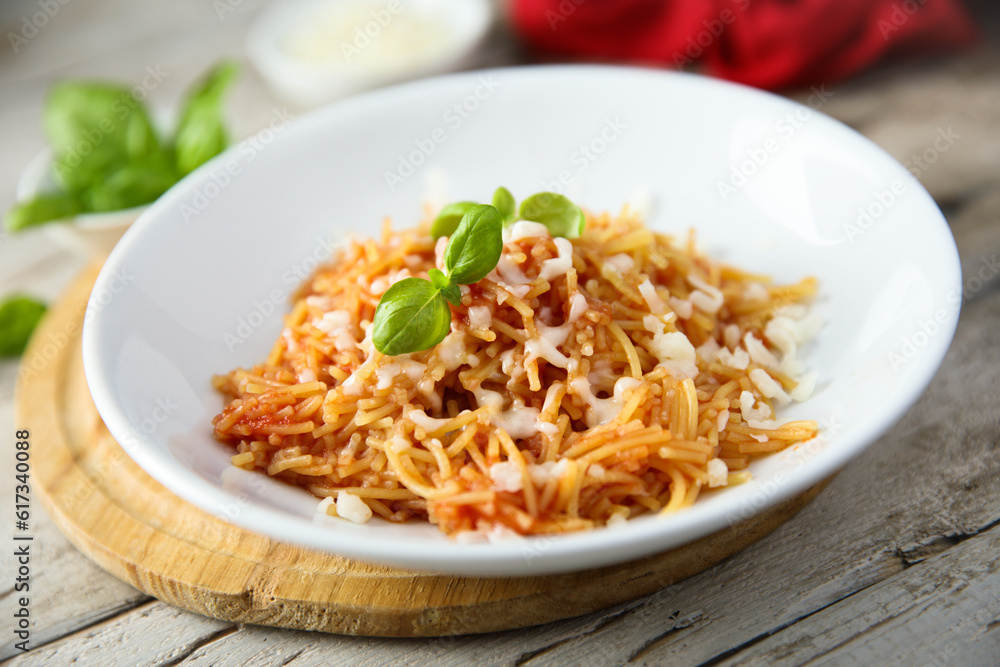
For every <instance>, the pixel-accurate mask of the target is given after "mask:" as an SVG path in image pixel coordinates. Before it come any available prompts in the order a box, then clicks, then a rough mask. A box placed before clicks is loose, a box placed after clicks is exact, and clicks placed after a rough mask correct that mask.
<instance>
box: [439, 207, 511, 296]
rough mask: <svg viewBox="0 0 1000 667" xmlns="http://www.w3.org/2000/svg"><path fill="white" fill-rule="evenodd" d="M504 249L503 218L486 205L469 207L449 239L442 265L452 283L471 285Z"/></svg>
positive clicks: (479, 278)
mask: <svg viewBox="0 0 1000 667" xmlns="http://www.w3.org/2000/svg"><path fill="white" fill-rule="evenodd" d="M502 252H503V219H502V218H501V216H500V211H498V210H496V209H495V208H494V207H492V206H489V205H486V204H484V205H480V206H475V207H473V208H471V209H469V210H468V211H467V212H466V213H465V215H464V216H462V221H461V222H460V223H459V225H458V229H456V230H455V233H454V234H452V235H451V238H450V239H448V247H447V248H445V251H444V268H445V271H446V272H447V273H448V278H449V279H450V280H451V282H453V283H459V284H462V285H471V284H472V283H475V282H478V281H479V280H482V279H483V278H485V277H486V275H487V274H488V273H489V272H490V271H492V270H493V269H494V267H496V265H497V262H499V261H500V253H502Z"/></svg>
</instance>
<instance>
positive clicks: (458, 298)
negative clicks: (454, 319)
mask: <svg viewBox="0 0 1000 667" xmlns="http://www.w3.org/2000/svg"><path fill="white" fill-rule="evenodd" d="M427 275H428V277H430V279H431V285H434V287H436V288H437V289H438V290H440V292H441V294H443V295H444V298H446V299H448V301H449V303H451V304H452V305H453V306H457V305H459V304H461V303H462V290H461V289H460V288H459V286H458V285H456V284H455V283H453V282H451V281H450V280H448V276H446V275H444V273H442V272H441V271H440V270H439V269H431V270H430V271H428V272H427Z"/></svg>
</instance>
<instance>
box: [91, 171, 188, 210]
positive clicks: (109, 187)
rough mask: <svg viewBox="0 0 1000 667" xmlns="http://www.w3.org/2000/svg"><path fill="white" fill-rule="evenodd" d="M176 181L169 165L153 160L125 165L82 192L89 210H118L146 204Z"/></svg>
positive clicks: (174, 173) (175, 176) (175, 175)
mask: <svg viewBox="0 0 1000 667" xmlns="http://www.w3.org/2000/svg"><path fill="white" fill-rule="evenodd" d="M176 182H177V173H176V172H175V171H174V170H173V169H171V168H170V167H168V166H166V165H164V164H159V163H156V162H152V163H140V164H126V165H124V166H123V167H121V168H120V169H117V170H116V171H114V172H113V173H111V174H110V175H109V176H108V177H107V178H106V179H105V180H103V181H102V182H100V183H97V184H95V185H93V186H92V187H91V188H90V189H89V190H87V191H86V192H85V193H84V195H83V201H84V203H85V205H86V207H87V210H88V211H120V210H123V209H126V208H132V207H133V206H141V205H143V204H148V203H149V202H151V201H153V200H155V199H156V198H157V197H159V196H160V195H162V194H163V193H164V192H166V191H167V190H168V189H170V186H172V185H173V184H174V183H176Z"/></svg>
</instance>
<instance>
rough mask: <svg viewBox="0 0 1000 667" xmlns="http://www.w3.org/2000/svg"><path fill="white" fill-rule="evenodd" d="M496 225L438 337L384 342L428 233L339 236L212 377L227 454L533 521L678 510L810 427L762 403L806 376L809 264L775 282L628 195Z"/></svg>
mask: <svg viewBox="0 0 1000 667" xmlns="http://www.w3.org/2000/svg"><path fill="white" fill-rule="evenodd" d="M504 234H505V245H504V251H503V254H502V256H501V259H500V263H499V264H498V265H497V267H496V269H494V270H493V272H492V273H490V274H489V275H488V276H487V277H486V278H485V279H483V280H481V281H479V282H477V283H475V284H473V285H468V286H462V289H461V293H462V296H461V305H460V306H453V307H452V311H453V314H454V319H453V322H452V325H451V332H450V333H449V334H448V336H447V337H446V338H445V339H444V341H443V342H441V343H440V344H439V345H437V346H435V347H433V348H431V349H429V350H426V351H423V352H417V353H412V354H405V355H399V356H385V355H382V354H381V353H379V352H378V351H377V350H375V348H374V346H373V344H372V326H371V322H372V320H373V317H374V311H375V307H376V305H377V304H378V302H379V297H380V296H381V294H382V293H384V292H385V290H386V289H387V288H388V287H389V286H390V285H392V284H393V283H395V282H396V281H398V280H400V279H402V278H405V277H409V276H421V277H426V276H427V272H428V270H429V269H431V268H434V267H435V266H438V267H440V266H441V255H442V253H443V248H444V245H443V242H444V241H445V239H443V238H442V239H439V240H438V241H437V242H435V241H434V239H432V238H431V236H430V235H429V233H428V231H427V226H426V225H424V226H423V227H420V228H417V229H410V230H404V231H393V230H392V229H391V227H390V225H389V223H388V221H386V224H385V225H384V228H383V232H382V234H381V238H380V239H378V240H376V239H366V240H353V241H351V242H349V243H348V244H347V246H346V247H345V248H343V249H342V250H341V251H340V252H339V254H338V256H336V257H335V258H334V259H333V260H332V261H331V262H330V263H329V264H327V265H325V266H323V267H321V268H320V269H318V270H317V271H316V273H315V274H314V275H313V276H312V277H311V278H310V279H309V280H308V281H307V282H306V283H305V284H304V285H303V286H302V288H301V290H300V292H299V293H298V294H297V296H296V298H295V302H294V307H293V308H292V310H291V312H290V313H289V314H288V315H287V316H286V318H285V328H284V330H283V332H282V334H281V336H280V338H279V339H278V340H277V342H276V343H275V345H274V347H273V348H272V350H271V352H270V354H269V355H268V357H267V359H266V360H265V361H263V363H261V364H259V365H257V366H254V367H252V368H250V369H236V370H234V371H232V372H230V373H228V374H226V375H221V376H216V378H215V379H214V382H215V386H216V387H217V389H218V390H219V391H221V392H222V393H223V394H224V395H226V396H227V398H228V401H229V402H228V404H227V405H226V407H225V408H224V409H223V410H222V412H221V413H220V414H219V415H218V416H216V417H215V419H214V421H213V423H214V427H215V436H216V438H218V439H219V440H221V441H223V442H226V443H230V444H231V445H232V446H234V447H235V450H236V453H235V455H234V456H233V459H232V462H233V465H235V466H238V467H241V468H245V469H248V470H259V471H263V472H266V474H268V475H271V476H273V477H277V478H280V479H282V480H285V481H287V482H289V483H291V484H295V485H298V486H300V487H302V488H304V489H306V490H307V491H309V492H310V493H312V494H313V495H315V496H316V497H317V498H321V499H327V498H329V499H332V500H325V501H324V503H323V504H322V510H321V511H324V512H329V513H333V514H336V515H339V516H342V517H344V518H347V519H351V520H355V521H365V520H367V518H368V516H379V517H382V518H383V519H387V520H390V521H406V520H410V519H422V520H429V521H431V522H433V523H435V524H437V526H438V527H439V528H440V529H441V530H442V531H444V532H445V533H448V534H452V535H459V534H464V533H466V532H467V531H476V532H479V533H485V534H488V535H494V534H497V533H498V532H509V531H513V532H515V533H518V534H522V535H529V534H541V533H560V532H566V531H575V530H584V529H589V528H593V527H596V526H602V525H606V524H609V523H615V522H619V521H622V520H624V519H629V518H631V517H634V516H637V515H639V514H644V513H656V512H665V513H669V512H675V511H678V510H680V509H682V508H685V507H688V506H690V505H691V504H692V503H694V502H695V500H696V499H697V498H698V496H699V495H700V494H701V493H703V492H704V491H706V490H707V489H710V488H715V487H725V486H727V485H733V484H736V483H739V482H741V481H745V480H746V479H747V478H748V473H747V472H746V471H745V469H746V467H747V465H748V462H749V460H750V458H751V457H753V456H756V455H760V454H763V453H767V452H774V451H777V450H780V449H783V448H785V447H787V446H789V445H791V444H793V443H799V442H803V441H806V440H809V439H811V438H813V437H815V436H816V435H817V425H816V423H815V422H812V421H797V422H790V423H784V424H781V423H779V422H778V421H777V420H776V419H775V414H774V410H775V408H776V407H778V406H780V405H782V404H785V403H788V402H789V401H792V400H803V399H804V398H806V397H807V396H808V395H809V393H810V392H811V391H812V386H813V384H814V383H815V374H807V373H805V372H804V367H803V364H802V362H801V361H800V360H799V359H798V357H797V351H798V348H799V346H801V344H802V343H804V342H805V341H806V340H808V339H809V338H810V337H812V336H813V335H815V333H816V332H817V331H818V329H819V325H820V323H819V321H818V318H816V317H815V316H814V315H811V314H810V313H809V311H808V310H807V309H806V308H805V306H804V304H805V303H806V302H807V301H808V299H809V298H810V297H811V296H812V295H814V294H815V292H816V289H817V284H816V281H815V280H814V279H812V278H806V279H803V280H802V281H801V282H799V283H796V284H793V285H784V286H775V285H772V284H771V282H770V281H769V280H768V279H767V278H766V277H763V276H758V275H752V274H749V273H745V272H743V271H740V270H739V269H736V268H733V267H730V266H725V265H722V264H719V263H717V262H714V261H712V260H710V259H709V258H707V257H705V256H704V255H703V254H702V253H700V252H699V251H698V250H697V248H696V243H695V239H694V235H693V233H692V234H691V235H690V237H689V238H688V239H687V240H685V241H684V242H675V241H674V240H673V239H671V238H670V237H668V236H666V235H663V234H659V233H654V232H653V231H651V230H650V229H648V228H647V227H646V226H645V225H644V224H643V222H642V221H641V220H640V219H639V217H638V216H637V215H636V214H635V213H634V212H633V211H631V210H630V209H629V208H627V207H626V208H625V209H624V210H623V211H622V212H621V213H620V214H619V215H617V216H611V215H608V214H602V215H588V218H587V225H586V230H585V232H584V233H583V235H582V236H581V237H580V238H577V239H573V240H568V239H565V238H560V237H556V238H552V237H551V236H549V235H548V233H547V230H546V229H545V228H544V227H542V226H541V225H538V224H536V223H531V222H518V223H515V224H514V225H513V226H511V227H510V228H509V229H507V230H506V231H505V232H504ZM359 503H360V504H359Z"/></svg>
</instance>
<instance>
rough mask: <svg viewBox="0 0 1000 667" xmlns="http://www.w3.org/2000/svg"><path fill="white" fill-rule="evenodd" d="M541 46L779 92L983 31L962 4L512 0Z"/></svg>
mask: <svg viewBox="0 0 1000 667" xmlns="http://www.w3.org/2000/svg"><path fill="white" fill-rule="evenodd" d="M512 3H513V5H512V17H513V21H514V26H515V28H516V29H517V30H518V31H519V32H520V33H521V35H522V36H523V37H524V38H525V39H526V40H527V41H528V43H529V44H531V45H532V46H533V47H535V48H536V49H538V50H540V51H543V52H548V53H552V54H561V55H570V56H574V57H579V58H586V59H590V60H609V59H610V60H619V61H621V60H627V61H633V62H634V61H638V62H644V63H657V64H665V65H670V66H673V67H679V68H687V67H689V66H691V65H696V64H697V65H703V66H704V67H705V69H706V70H707V71H708V72H709V73H710V74H713V75H715V76H719V77H722V78H726V79H731V80H733V81H740V82H742V83H746V84H749V85H752V86H757V87H760V88H769V89H781V88H789V87H797V86H808V85H813V84H833V83H836V82H837V81H840V80H842V79H844V78H846V77H849V76H851V75H853V74H855V73H857V72H859V71H861V70H862V69H864V68H865V67H867V66H869V65H871V64H873V63H874V62H876V61H878V60H881V59H883V58H885V57H888V56H904V55H915V54H924V53H932V52H936V51H945V50H953V49H956V48H960V47H964V46H967V45H969V44H972V43H974V42H976V41H977V40H978V39H979V34H978V31H977V30H976V28H975V26H974V24H973V23H972V21H971V19H970V18H969V15H968V14H967V13H966V11H965V9H964V8H963V7H962V5H961V4H959V2H957V1H956V0H512Z"/></svg>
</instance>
